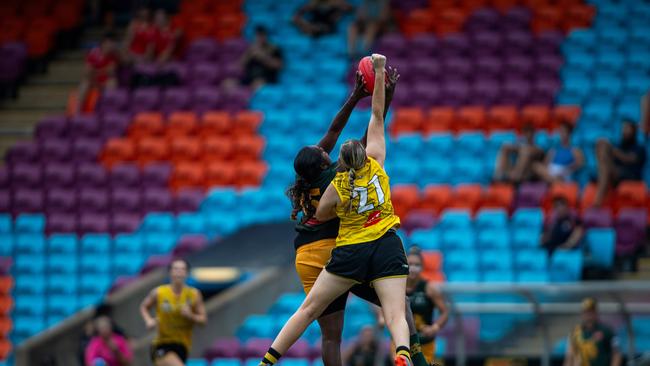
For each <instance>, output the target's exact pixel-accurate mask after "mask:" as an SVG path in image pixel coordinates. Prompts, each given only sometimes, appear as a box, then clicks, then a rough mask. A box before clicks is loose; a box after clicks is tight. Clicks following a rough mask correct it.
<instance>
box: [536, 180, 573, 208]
mask: <svg viewBox="0 0 650 366" xmlns="http://www.w3.org/2000/svg"><path fill="white" fill-rule="evenodd" d="M555 197H564V198H566V199H567V201H568V202H569V206H570V207H573V208H577V204H578V185H577V184H575V183H554V184H553V185H552V186H551V188H550V189H549V191H548V194H547V196H546V199H545V200H544V210H545V211H546V212H551V209H552V208H553V199H554V198H555Z"/></svg>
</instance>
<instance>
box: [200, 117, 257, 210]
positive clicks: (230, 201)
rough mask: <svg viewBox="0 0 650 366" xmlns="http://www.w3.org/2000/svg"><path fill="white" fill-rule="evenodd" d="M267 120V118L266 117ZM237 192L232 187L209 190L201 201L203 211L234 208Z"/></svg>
mask: <svg viewBox="0 0 650 366" xmlns="http://www.w3.org/2000/svg"><path fill="white" fill-rule="evenodd" d="M267 120H268V118H267ZM236 202H237V192H236V191H235V190H234V189H232V188H216V189H212V190H210V192H208V194H207V195H206V197H205V198H204V199H203V202H202V203H201V211H203V212H211V211H212V212H214V211H217V212H228V211H230V210H232V209H234V208H235V205H236Z"/></svg>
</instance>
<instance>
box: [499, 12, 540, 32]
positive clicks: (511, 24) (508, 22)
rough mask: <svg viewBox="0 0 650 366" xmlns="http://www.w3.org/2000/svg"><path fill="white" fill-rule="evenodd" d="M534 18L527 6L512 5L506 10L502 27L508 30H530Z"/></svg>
mask: <svg viewBox="0 0 650 366" xmlns="http://www.w3.org/2000/svg"><path fill="white" fill-rule="evenodd" d="M532 18H533V16H532V13H531V11H530V9H528V8H527V7H524V6H515V7H512V8H510V9H508V11H506V13H505V15H504V16H503V18H502V19H501V25H502V29H503V30H504V31H507V32H508V31H511V30H516V29H522V30H528V29H530V21H531V19H532Z"/></svg>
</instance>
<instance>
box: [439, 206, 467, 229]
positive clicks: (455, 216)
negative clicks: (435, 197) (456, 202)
mask: <svg viewBox="0 0 650 366" xmlns="http://www.w3.org/2000/svg"><path fill="white" fill-rule="evenodd" d="M438 226H439V227H440V229H442V230H447V229H452V228H454V229H463V228H470V227H472V215H471V213H470V212H469V211H467V210H456V209H451V210H444V211H443V212H442V214H441V215H440V222H439V223H438Z"/></svg>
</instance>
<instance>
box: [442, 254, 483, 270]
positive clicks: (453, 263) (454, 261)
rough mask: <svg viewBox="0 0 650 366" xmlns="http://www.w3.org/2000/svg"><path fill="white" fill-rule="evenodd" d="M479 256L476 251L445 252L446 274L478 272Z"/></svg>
mask: <svg viewBox="0 0 650 366" xmlns="http://www.w3.org/2000/svg"><path fill="white" fill-rule="evenodd" d="M478 262H479V261H478V254H477V252H475V251H474V250H454V251H448V252H445V260H444V261H443V263H444V267H445V272H456V271H476V270H478V267H479V265H478Z"/></svg>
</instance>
